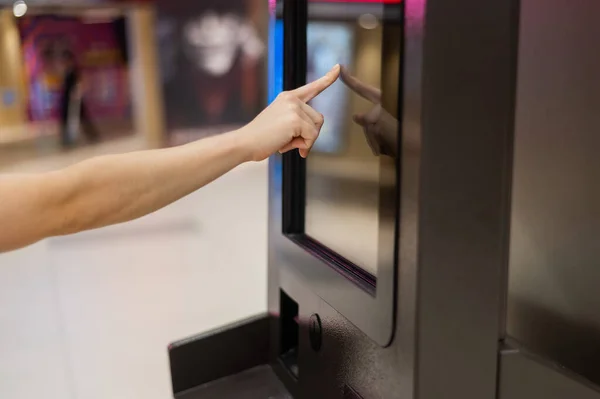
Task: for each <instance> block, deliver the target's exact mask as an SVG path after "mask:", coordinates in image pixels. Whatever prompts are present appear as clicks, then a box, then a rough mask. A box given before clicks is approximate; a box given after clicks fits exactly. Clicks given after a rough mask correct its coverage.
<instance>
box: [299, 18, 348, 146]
mask: <svg viewBox="0 0 600 399" xmlns="http://www.w3.org/2000/svg"><path fill="white" fill-rule="evenodd" d="M306 41H307V51H308V53H307V69H306V81H307V82H310V81H313V80H315V79H318V78H319V77H321V76H323V75H325V74H326V73H327V72H328V71H329V70H330V69H331V67H332V66H334V65H335V64H341V65H350V64H352V57H353V50H354V30H353V27H352V26H349V25H348V24H344V23H333V22H309V24H308V29H307V31H306ZM349 97H350V95H349V93H348V89H347V88H346V86H345V85H344V84H343V83H342V82H341V81H337V82H335V83H334V84H333V85H332V86H331V87H330V88H329V89H327V90H326V91H324V92H323V93H321V94H320V95H319V96H317V97H315V98H314V99H313V100H312V101H311V106H313V107H314V108H315V109H317V110H319V112H321V113H322V114H323V116H325V123H324V124H323V127H322V128H321V133H320V135H319V140H317V141H316V142H315V145H314V147H313V150H314V151H318V152H328V153H333V152H339V151H341V149H342V147H343V144H344V143H343V141H344V140H343V139H344V136H345V128H346V123H347V122H348V120H349V118H348V115H347V112H348V98H349Z"/></svg>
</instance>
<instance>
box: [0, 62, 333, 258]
mask: <svg viewBox="0 0 600 399" xmlns="http://www.w3.org/2000/svg"><path fill="white" fill-rule="evenodd" d="M338 74H339V67H335V68H334V69H333V70H332V71H331V72H330V73H329V74H327V75H326V76H325V77H323V78H321V79H319V80H317V81H315V82H312V83H310V84H308V85H306V86H303V87H301V88H299V89H296V90H294V91H291V92H286V93H283V94H282V95H280V96H279V97H278V98H277V100H275V101H274V102H273V103H272V104H271V105H270V106H269V107H268V108H266V109H265V110H264V111H263V112H262V113H261V114H260V115H259V116H257V117H256V119H254V121H252V122H251V123H250V124H248V125H247V126H245V127H244V128H242V129H240V130H238V131H234V132H230V133H226V134H223V135H220V136H216V137H212V138H208V139H204V140H200V141H197V142H195V143H191V144H187V145H184V146H180V147H175V148H168V149H160V150H150V151H140V152H135V153H129V154H122V155H108V156H103V157H98V158H93V159H90V160H87V161H84V162H81V163H79V164H77V165H74V166H71V167H69V168H66V169H63V170H59V171H56V172H49V173H46V174H40V175H27V176H21V175H19V176H14V175H13V176H10V175H9V176H4V177H1V176H0V252H3V251H7V250H12V249H16V248H20V247H23V246H25V245H29V244H32V243H34V242H36V241H38V240H41V239H43V238H46V237H50V236H57V235H66V234H72V233H76V232H80V231H83V230H89V229H94V228H98V227H103V226H108V225H111V224H116V223H121V222H126V221H129V220H133V219H136V218H139V217H141V216H144V215H147V214H149V213H151V212H154V211H156V210H157V209H160V208H162V207H164V206H166V205H168V204H170V203H172V202H174V201H176V200H178V199H180V198H181V197H183V196H185V195H188V194H190V193H191V192H193V191H195V190H197V189H199V188H201V187H202V186H204V185H206V184H208V183H210V182H211V181H213V180H214V179H216V178H218V177H220V176H221V175H223V174H225V173H226V172H228V171H230V170H231V169H233V168H235V167H236V166H238V165H239V164H241V163H243V162H246V161H251V160H254V161H260V160H264V159H266V158H267V157H269V156H270V155H271V154H273V153H274V152H277V151H282V152H284V151H289V150H291V149H295V148H297V149H299V150H300V153H301V155H302V156H306V155H307V154H308V151H309V150H310V148H311V147H312V145H313V143H314V141H315V140H316V138H317V137H318V134H319V131H320V129H321V126H322V124H323V117H322V116H321V115H320V114H319V113H317V112H316V111H314V110H313V109H312V108H310V107H309V106H308V105H306V102H307V101H309V100H310V99H312V98H313V97H315V96H316V95H317V94H319V93H320V92H322V91H323V90H325V89H326V88H327V87H329V86H330V85H331V84H332V83H333V82H334V81H335V80H336V79H337V77H338Z"/></svg>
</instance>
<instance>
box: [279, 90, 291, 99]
mask: <svg viewBox="0 0 600 399" xmlns="http://www.w3.org/2000/svg"><path fill="white" fill-rule="evenodd" d="M290 97H291V94H290V92H289V91H282V92H281V93H279V95H278V96H277V98H279V99H280V100H288V99H289V98H290Z"/></svg>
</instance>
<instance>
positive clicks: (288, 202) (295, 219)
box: [272, 0, 403, 346]
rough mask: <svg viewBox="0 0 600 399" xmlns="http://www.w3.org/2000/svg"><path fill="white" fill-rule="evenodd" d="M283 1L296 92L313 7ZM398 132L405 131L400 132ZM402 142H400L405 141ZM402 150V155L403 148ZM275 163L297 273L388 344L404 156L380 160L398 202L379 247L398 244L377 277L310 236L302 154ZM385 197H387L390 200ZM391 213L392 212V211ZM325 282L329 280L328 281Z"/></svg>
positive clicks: (287, 66) (287, 68)
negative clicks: (391, 169) (389, 166)
mask: <svg viewBox="0 0 600 399" xmlns="http://www.w3.org/2000/svg"><path fill="white" fill-rule="evenodd" d="M279 4H280V5H283V8H282V9H281V8H280V9H279V10H278V11H279V13H280V15H282V16H283V19H284V21H285V22H284V26H285V28H284V90H292V89H295V88H296V87H299V86H301V85H303V84H305V83H306V81H305V77H306V28H307V20H308V7H307V1H306V0H283V1H280V2H279ZM384 7H385V8H386V9H388V8H390V7H394V8H397V9H399V10H401V9H402V7H403V4H402V3H401V4H397V5H384ZM384 29H385V27H384ZM384 34H385V33H384ZM400 43H402V39H400ZM292 50H293V51H292ZM400 50H401V49H400ZM400 64H402V63H400ZM398 76H399V79H398V81H399V82H401V81H402V79H401V77H402V71H401V70H399V71H398ZM402 93H403V90H402V88H401V87H399V88H398V92H397V96H398V98H397V103H398V110H397V115H402V112H401V107H402V105H401V104H402V101H401V97H402ZM398 133H399V134H400V132H398ZM398 142H399V144H398V145H399V146H400V142H401V140H398ZM397 153H398V154H401V151H400V149H398V152H397ZM272 161H273V162H281V167H282V196H281V201H282V224H281V228H282V233H283V235H284V236H285V237H286V238H288V240H287V242H282V245H281V247H280V249H281V250H283V251H285V254H286V255H285V256H286V257H287V258H289V259H293V261H292V262H290V264H292V265H295V266H296V267H295V269H296V271H297V272H298V273H299V274H300V275H301V276H302V277H303V278H304V279H306V280H307V282H309V284H311V285H312V286H313V287H314V288H315V290H316V292H317V294H318V295H319V296H320V297H321V298H323V300H325V301H326V302H327V303H329V304H330V305H331V306H332V307H334V308H335V309H336V310H338V311H339V312H340V313H342V314H343V315H344V316H346V317H347V318H348V319H349V320H350V321H351V322H352V323H353V324H355V325H356V326H357V327H358V328H360V329H361V330H362V331H363V332H365V333H366V334H367V335H368V336H369V337H370V338H372V339H373V340H374V341H375V342H377V343H378V344H379V345H381V346H387V345H389V344H390V343H391V341H392V337H393V330H394V322H395V320H394V318H395V317H394V316H395V313H396V312H395V295H396V280H397V279H396V270H397V263H398V261H397V258H398V257H397V253H398V248H397V245H396V244H397V242H398V240H397V234H398V209H399V202H400V193H399V190H400V179H399V176H400V173H399V170H400V162H401V157H397V158H396V159H395V160H391V159H383V157H382V159H381V161H380V162H382V163H383V162H388V163H390V162H394V163H395V165H394V166H395V171H396V173H395V174H396V178H395V180H396V195H395V201H394V203H393V204H380V206H381V207H382V209H381V210H383V207H385V210H383V213H386V214H385V215H382V212H381V211H380V220H382V219H386V218H390V217H393V218H394V237H385V236H384V232H383V230H380V237H384V238H383V239H380V248H382V249H384V251H386V252H387V253H389V252H390V251H389V248H390V246H393V257H392V259H390V258H389V256H387V257H386V255H387V253H384V252H383V251H380V258H379V261H378V275H377V277H375V276H373V275H371V274H370V273H368V272H366V271H365V270H364V269H362V268H360V267H359V266H358V265H356V264H354V263H352V262H351V261H349V260H348V259H346V258H344V257H343V256H341V255H340V254H338V253H336V252H334V251H332V250H331V249H329V248H327V247H326V246H324V245H323V244H321V243H320V242H318V241H317V240H315V239H313V238H311V237H310V236H308V235H307V234H305V230H304V228H305V225H304V221H305V205H306V161H305V160H304V159H302V158H301V157H300V156H299V154H298V152H297V151H292V152H288V153H286V154H284V155H283V156H281V157H279V156H278V157H276V158H274V159H273V158H272ZM383 200H384V201H385V199H383ZM388 208H389V210H388ZM386 211H387V212H386ZM392 212H393V216H392V214H390V213H392ZM386 220H389V219H386ZM388 235H389V234H388ZM381 254H384V255H383V256H382V255H381ZM323 281H327V282H328V283H327V284H326V285H323V284H322V282H323Z"/></svg>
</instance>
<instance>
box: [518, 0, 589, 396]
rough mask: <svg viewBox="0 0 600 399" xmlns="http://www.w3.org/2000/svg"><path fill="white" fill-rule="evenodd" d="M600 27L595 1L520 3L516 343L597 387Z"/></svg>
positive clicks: (536, 1) (531, 0) (537, 0)
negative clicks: (560, 365) (586, 379)
mask: <svg viewBox="0 0 600 399" xmlns="http://www.w3.org/2000/svg"><path fill="white" fill-rule="evenodd" d="M599 20H600V2H598V1H596V0H581V1H577V2H572V1H569V0H521V27H520V43H519V45H520V49H519V68H518V97H517V113H516V130H515V163H514V187H513V204H512V209H513V214H512V232H511V247H510V249H511V257H510V284H509V301H508V305H509V307H508V333H509V334H510V336H512V337H514V338H516V339H517V340H518V341H520V342H521V343H522V344H524V345H525V346H526V347H527V348H528V349H529V350H533V351H535V352H536V353H539V354H541V355H542V356H544V357H548V358H550V359H552V360H553V361H556V362H559V363H561V364H564V365H565V366H567V367H569V368H570V369H572V370H574V371H575V372H577V373H579V374H581V375H583V376H585V377H586V378H589V379H591V380H593V381H594V382H595V383H600V368H599V367H598V364H599V362H600V291H599V290H598V283H599V282H600V267H599V264H598V259H600V245H598V237H600V157H599V156H598V149H600V112H599V111H598V110H600V52H599V51H598V38H600V24H599V23H598V21H599ZM573 397H576V396H573Z"/></svg>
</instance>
